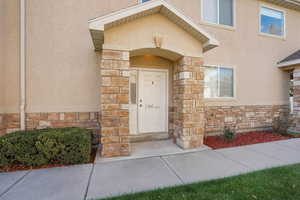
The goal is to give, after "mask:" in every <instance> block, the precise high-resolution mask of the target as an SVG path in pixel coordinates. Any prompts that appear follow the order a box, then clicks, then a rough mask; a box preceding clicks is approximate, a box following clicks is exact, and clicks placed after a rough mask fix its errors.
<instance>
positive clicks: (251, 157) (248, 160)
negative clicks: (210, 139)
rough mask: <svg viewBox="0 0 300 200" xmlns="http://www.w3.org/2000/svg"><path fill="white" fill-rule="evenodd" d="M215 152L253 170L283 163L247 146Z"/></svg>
mask: <svg viewBox="0 0 300 200" xmlns="http://www.w3.org/2000/svg"><path fill="white" fill-rule="evenodd" d="M216 152H218V153H220V154H222V155H224V156H225V157H227V158H229V159H231V160H233V161H236V162H239V163H241V164H243V165H245V166H247V167H249V168H251V169H253V170H260V169H265V168H271V167H275V166H280V165H284V161H281V160H278V159H275V158H273V157H270V156H267V155H265V154H261V153H258V152H256V151H253V150H251V148H248V147H247V146H243V147H234V148H228V149H220V150H216Z"/></svg>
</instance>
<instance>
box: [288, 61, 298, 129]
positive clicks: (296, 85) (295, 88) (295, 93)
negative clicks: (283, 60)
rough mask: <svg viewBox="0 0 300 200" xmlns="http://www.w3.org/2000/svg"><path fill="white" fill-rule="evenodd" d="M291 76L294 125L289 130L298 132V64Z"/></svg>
mask: <svg viewBox="0 0 300 200" xmlns="http://www.w3.org/2000/svg"><path fill="white" fill-rule="evenodd" d="M293 77H294V81H293V84H294V85H293V88H294V96H293V104H294V111H293V122H294V123H295V124H294V126H295V127H290V128H289V131H293V132H297V133H300V66H299V67H297V68H295V69H294V71H293Z"/></svg>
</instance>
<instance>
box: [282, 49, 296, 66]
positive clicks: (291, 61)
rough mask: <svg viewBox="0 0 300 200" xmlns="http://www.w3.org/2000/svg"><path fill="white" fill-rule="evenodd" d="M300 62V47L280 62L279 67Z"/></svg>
mask: <svg viewBox="0 0 300 200" xmlns="http://www.w3.org/2000/svg"><path fill="white" fill-rule="evenodd" d="M298 64H300V49H299V50H298V51H296V52H295V53H293V54H292V55H290V56H288V57H286V58H285V59H283V60H282V61H280V62H279V63H278V67H288V66H292V65H298Z"/></svg>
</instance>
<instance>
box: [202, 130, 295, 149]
mask: <svg viewBox="0 0 300 200" xmlns="http://www.w3.org/2000/svg"><path fill="white" fill-rule="evenodd" d="M296 137H300V136H292V135H280V134H277V133H272V132H267V131H261V132H250V133H240V134H237V135H235V136H234V139H233V140H231V141H227V140H225V139H224V138H223V136H222V135H219V136H206V137H205V138H204V144H205V145H207V146H209V147H211V148H213V149H222V148H228V147H236V146H243V145H249V144H257V143H264V142H272V141H278V140H286V139H291V138H296Z"/></svg>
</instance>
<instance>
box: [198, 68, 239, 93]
mask: <svg viewBox="0 0 300 200" xmlns="http://www.w3.org/2000/svg"><path fill="white" fill-rule="evenodd" d="M233 74H234V73H233V69H232V68H227V67H212V66H209V67H206V68H205V78H204V84H205V87H204V97H205V98H228V97H231V98H232V97H234V75H233Z"/></svg>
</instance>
